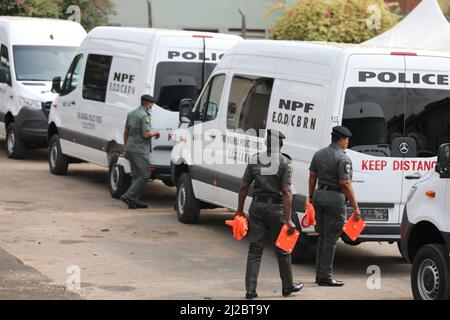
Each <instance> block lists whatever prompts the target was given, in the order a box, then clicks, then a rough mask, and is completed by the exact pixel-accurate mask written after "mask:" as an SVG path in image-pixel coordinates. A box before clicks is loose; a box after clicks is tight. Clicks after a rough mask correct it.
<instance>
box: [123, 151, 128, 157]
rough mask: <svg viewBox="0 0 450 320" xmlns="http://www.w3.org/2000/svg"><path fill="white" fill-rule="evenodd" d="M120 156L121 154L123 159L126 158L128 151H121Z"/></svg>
mask: <svg viewBox="0 0 450 320" xmlns="http://www.w3.org/2000/svg"><path fill="white" fill-rule="evenodd" d="M122 156H123V157H124V158H125V159H128V152H127V151H124V152H123V153H122Z"/></svg>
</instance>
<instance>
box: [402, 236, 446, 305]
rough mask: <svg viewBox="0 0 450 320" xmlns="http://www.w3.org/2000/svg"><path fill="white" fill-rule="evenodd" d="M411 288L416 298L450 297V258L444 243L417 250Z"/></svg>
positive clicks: (442, 298) (438, 298) (439, 298)
mask: <svg viewBox="0 0 450 320" xmlns="http://www.w3.org/2000/svg"><path fill="white" fill-rule="evenodd" d="M411 288H412V292H413V296H414V299H416V300H449V299H450V258H449V256H448V251H447V248H446V247H445V246H444V245H442V244H428V245H426V246H424V247H422V248H421V249H420V250H419V251H418V252H417V255H416V257H415V258H414V261H413V265H412V269H411Z"/></svg>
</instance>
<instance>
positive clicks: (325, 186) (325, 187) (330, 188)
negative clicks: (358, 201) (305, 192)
mask: <svg viewBox="0 0 450 320" xmlns="http://www.w3.org/2000/svg"><path fill="white" fill-rule="evenodd" d="M319 190H327V191H335V192H339V193H344V192H343V191H342V189H341V188H338V187H335V186H330V185H328V184H319Z"/></svg>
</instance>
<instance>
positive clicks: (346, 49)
mask: <svg viewBox="0 0 450 320" xmlns="http://www.w3.org/2000/svg"><path fill="white" fill-rule="evenodd" d="M399 51H400V52H399ZM449 57H450V56H449V54H448V53H440V52H425V51H417V50H414V51H412V52H411V51H410V50H399V49H391V48H376V47H363V46H352V45H341V44H319V43H305V42H293V41H269V40H267V41H251V40H250V41H244V42H241V43H239V44H237V45H236V46H235V47H234V48H233V49H232V50H231V51H230V53H229V54H227V56H226V57H224V59H223V60H222V61H221V62H220V63H219V65H218V66H217V68H216V70H215V71H214V73H213V74H212V75H211V78H210V79H212V78H213V77H215V76H216V75H218V74H220V73H223V72H224V71H226V72H227V74H228V76H227V80H226V83H225V86H224V91H223V95H222V100H221V102H220V108H219V113H218V115H217V117H216V119H215V120H212V121H210V122H211V124H209V125H210V126H213V127H216V128H219V129H220V130H221V132H222V134H223V135H225V138H226V140H227V141H228V140H233V139H230V137H231V138H233V137H235V136H236V135H238V136H240V138H242V139H247V140H248V141H250V142H252V141H253V142H259V143H260V145H261V144H262V143H263V141H264V137H260V138H256V137H253V136H248V135H244V134H236V133H231V132H229V130H227V128H226V127H227V125H226V123H227V109H228V104H229V95H230V90H231V89H230V88H231V82H232V79H233V76H234V75H246V76H257V77H269V78H273V87H272V91H271V96H270V102H269V104H268V113H267V114H268V115H267V119H266V128H267V129H268V128H274V129H278V130H280V131H281V132H283V133H284V134H285V136H286V140H285V141H284V147H283V150H282V151H283V152H284V153H286V154H288V155H289V156H291V157H292V163H293V166H294V171H293V187H294V188H295V190H296V196H297V199H298V200H299V201H298V202H297V204H299V203H300V204H301V203H303V205H304V201H305V199H306V196H307V194H308V190H307V188H308V177H309V165H310V161H311V159H312V156H313V154H314V153H315V152H316V151H317V150H319V149H321V148H323V147H326V146H327V145H328V144H329V143H330V140H331V136H330V132H331V128H332V127H333V126H335V125H340V124H343V125H346V123H348V125H351V126H355V125H358V124H359V125H361V124H362V129H366V130H372V129H370V128H371V127H370V126H371V125H373V124H372V123H371V122H370V121H379V120H377V119H383V121H384V120H385V121H388V120H389V119H392V120H395V117H394V116H395V114H394V111H393V110H394V109H395V108H396V107H398V108H400V111H399V117H400V116H405V114H406V116H407V119H406V122H399V123H401V124H402V123H406V125H404V124H402V125H401V128H400V129H401V130H400V131H401V132H400V133H401V136H402V137H403V136H405V137H408V138H410V139H416V140H415V141H416V144H417V146H416V147H417V152H419V153H420V157H418V156H417V157H410V156H408V157H407V158H406V157H404V156H402V155H401V154H399V155H398V156H397V153H398V151H397V150H391V148H392V146H391V144H392V142H393V141H394V142H395V143H397V142H398V140H395V138H396V137H397V136H396V135H393V136H391V135H387V133H386V135H387V136H383V135H384V133H383V134H381V136H380V137H381V138H383V139H388V140H389V144H386V145H385V144H383V143H381V142H374V143H375V144H372V145H371V144H370V143H366V144H358V145H355V146H353V147H351V148H349V149H348V150H347V154H348V155H349V156H350V158H351V159H352V162H353V170H354V172H353V187H354V190H355V193H356V198H357V200H358V202H359V204H360V207H361V208H363V209H364V210H365V212H366V213H367V215H368V217H369V216H370V217H371V218H369V219H368V220H367V221H366V222H367V228H366V231H367V233H364V234H362V235H361V236H360V239H359V240H360V241H383V240H386V241H399V240H400V234H399V230H400V223H401V217H402V214H401V213H402V212H403V209H404V205H405V203H406V199H407V194H408V191H409V190H410V189H411V187H412V185H413V184H414V183H415V182H416V181H417V180H416V179H417V178H420V177H421V176H424V175H425V174H427V172H429V171H430V170H433V168H434V165H435V163H436V157H435V155H433V154H432V151H429V150H428V149H427V146H429V145H431V144H432V143H431V142H430V141H428V145H425V144H424V142H423V141H424V140H423V139H422V142H421V139H420V138H421V135H420V134H419V133H417V132H416V131H417V130H419V131H420V130H425V129H424V127H423V126H424V125H425V124H424V123H421V124H420V126H421V127H419V124H417V125H416V129H413V128H414V125H415V122H413V121H415V120H414V119H418V120H419V121H420V119H421V118H419V117H418V114H416V113H417V112H421V111H420V110H419V109H420V108H422V107H424V106H426V105H427V104H428V103H430V101H434V100H432V99H433V98H434V95H435V94H437V92H439V94H440V95H444V96H445V95H446V94H447V93H446V92H447V91H448V92H449V93H448V96H449V97H450V90H449V89H450V87H449V76H450V64H448V63H449V62H450V60H449ZM439 82H440V84H439ZM427 89H433V90H432V91H426V90H427ZM361 90H363V91H361ZM377 90H386V93H389V94H391V93H392V94H393V95H394V96H393V97H392V98H391V97H390V96H386V97H385V96H383V95H381V96H377V95H376V92H378V91H377ZM424 90H425V91H424ZM439 90H443V91H439ZM359 91H361V92H365V91H367V92H369V94H370V92H375V93H373V94H372V95H373V96H370V95H369V96H366V95H364V94H363V95H360V96H358V95H357V96H354V93H355V92H356V93H357V92H359ZM381 92H383V91H381ZM352 94H353V96H352ZM399 94H400V95H402V96H403V95H404V96H406V95H415V96H414V101H416V102H417V103H416V107H417V110H418V111H415V110H412V108H413V107H412V106H413V104H412V102H411V101H410V100H408V99H411V98H405V99H404V100H401V102H400V103H399V104H397V103H398V101H397V100H395V99H394V98H398V95H399ZM395 95H397V96H395ZM421 95H425V98H423V99H422V98H420V96H421ZM360 97H362V98H360ZM371 98H372V99H373V101H371V100H370V99H371ZM347 99H349V100H348V102H347V103H346V100H347ZM358 99H364V101H367V102H361V103H359V102H356V103H352V101H353V100H355V101H359V100H358ZM383 99H391V100H392V101H391V100H388V101H387V102H386V101H384V100H383ZM427 99H428V100H427ZM378 100H379V101H378ZM377 101H378V102H377ZM383 101H384V102H386V103H385V104H383V105H382V106H381V105H379V103H381V102H383ZM420 103H423V105H420ZM294 105H295V106H296V107H295V108H294V107H293V106H294ZM344 106H345V109H344ZM390 106H392V110H391V109H389V108H390ZM419 107H420V108H419ZM198 108H199V106H198V105H196V107H195V108H194V110H197V109H198ZM410 109H411V110H410ZM449 114H450V111H449ZM406 116H405V117H406ZM399 119H401V118H399ZM362 121H367V126H365V125H364V123H365V122H362ZM206 124H208V122H205V123H204V124H203V126H205V125H206ZM395 124H396V123H395V122H392V123H389V124H386V123H385V125H388V126H389V127H387V128H386V129H385V130H386V132H387V130H388V129H389V130H391V129H392V128H394V127H392V126H393V125H395ZM197 126H198V125H197ZM195 127H196V125H194V127H190V128H188V130H190V131H195ZM355 128H357V129H358V127H355ZM183 129H186V127H185V126H183ZM357 129H355V130H357ZM428 129H429V128H428V127H427V130H428ZM359 130H361V129H359ZM380 130H381V129H380ZM383 130H384V129H383ZM392 130H393V129H392ZM371 132H372V131H367V134H369V133H371ZM383 132H384V131H383ZM178 133H179V134H180V135H183V133H182V131H181V130H180V131H179V132H176V133H175V135H174V136H175V137H176V138H177V139H178V136H177V135H178ZM390 133H391V131H389V134H390ZM394 133H395V132H394ZM435 135H442V130H441V131H439V132H437V133H435ZM380 137H375V138H372V137H371V138H370V139H372V140H374V141H378V140H380V139H381V138H380ZM354 138H355V139H357V138H364V139H366V138H367V137H365V134H360V133H359V132H358V133H357V136H356V137H354ZM397 138H400V137H397ZM367 139H368V138H367ZM376 139H378V140H376ZM380 141H381V140H380ZM386 141H387V140H386ZM408 141H410V140H408ZM250 144H251V143H250ZM205 145H206V147H204V148H208V146H207V144H206V143H205ZM234 147H236V148H237V149H238V153H239V149H240V148H241V147H240V145H237V146H234ZM409 147H411V148H413V147H412V146H409V145H408V150H409ZM240 151H241V152H242V153H245V154H246V155H245V156H251V155H252V154H253V153H255V152H256V151H257V150H256V149H252V147H250V148H247V149H245V148H241V150H240ZM220 152H222V154H223V153H224V152H226V151H218V150H216V153H220ZM393 152H396V153H395V155H394V153H393ZM426 152H431V153H429V156H428V155H427V153H426ZM187 153H189V152H187ZM391 153H392V155H391ZM419 153H418V155H419ZM175 156H176V155H175ZM243 158H244V157H243ZM189 165H190V170H191V175H192V179H193V186H194V192H195V195H196V197H198V198H199V199H201V200H202V201H205V202H209V203H215V204H219V205H221V206H223V207H227V208H230V209H233V210H235V209H236V207H237V192H238V189H239V181H240V179H241V178H242V175H243V173H244V169H245V166H246V164H245V161H244V162H241V163H237V164H226V163H225V164H215V165H214V170H215V171H216V172H215V173H210V175H211V176H212V177H214V179H213V181H211V182H207V181H205V179H204V178H203V177H204V176H205V175H203V177H202V175H198V174H195V173H192V172H193V171H195V170H196V166H197V165H198V164H189ZM221 180H222V181H221ZM230 181H231V182H230ZM294 202H296V201H294ZM303 205H297V206H296V205H295V204H294V209H295V211H296V212H297V213H298V214H299V217H302V215H303V210H304V206H303ZM248 206H249V203H248V201H247V203H246V208H247V209H248ZM347 214H351V208H348V211H347ZM303 231H304V232H307V233H308V232H312V230H311V229H308V230H303Z"/></svg>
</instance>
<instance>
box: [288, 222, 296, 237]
mask: <svg viewBox="0 0 450 320" xmlns="http://www.w3.org/2000/svg"><path fill="white" fill-rule="evenodd" d="M287 225H288V226H289V229H288V231H287V234H288V235H290V236H292V235H293V234H294V233H295V230H296V229H297V227H296V226H295V223H293V222H292V220H291V221H289V222H288V223H287Z"/></svg>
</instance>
